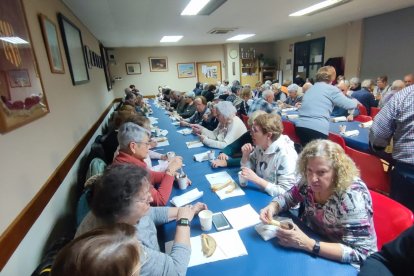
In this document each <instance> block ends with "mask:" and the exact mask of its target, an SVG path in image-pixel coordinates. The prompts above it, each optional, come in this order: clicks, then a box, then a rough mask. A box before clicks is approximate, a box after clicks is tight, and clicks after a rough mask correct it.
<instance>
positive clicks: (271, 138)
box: [240, 114, 298, 196]
mask: <svg viewBox="0 0 414 276" xmlns="http://www.w3.org/2000/svg"><path fill="white" fill-rule="evenodd" d="M282 131H283V125H282V121H281V119H280V116H279V115H277V114H262V115H259V116H257V117H256V118H255V119H254V121H253V125H252V127H251V129H250V133H251V135H252V141H253V144H254V145H255V146H256V147H254V146H253V145H252V144H250V143H247V144H245V145H243V147H242V149H241V150H242V154H243V156H242V159H241V162H240V164H241V167H242V176H243V177H245V178H246V179H248V180H249V181H251V182H253V183H255V184H256V185H257V186H259V187H261V188H262V189H264V190H265V191H266V192H267V193H268V194H269V195H271V196H277V195H279V194H283V193H285V192H286V191H287V190H289V189H290V188H292V186H293V184H294V183H295V166H296V160H297V158H298V155H297V153H296V151H295V147H294V145H293V142H292V140H290V139H289V137H288V136H286V135H282Z"/></svg>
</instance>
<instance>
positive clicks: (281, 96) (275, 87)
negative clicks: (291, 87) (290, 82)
mask: <svg viewBox="0 0 414 276" xmlns="http://www.w3.org/2000/svg"><path fill="white" fill-rule="evenodd" d="M282 88H283V87H282V86H281V85H280V84H279V83H274V84H272V91H273V94H274V101H275V102H277V101H281V102H284V101H286V98H287V96H286V94H287V91H286V93H285V92H284V91H283V90H282ZM285 88H286V87H285Z"/></svg>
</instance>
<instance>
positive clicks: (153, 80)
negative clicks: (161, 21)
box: [110, 45, 225, 97]
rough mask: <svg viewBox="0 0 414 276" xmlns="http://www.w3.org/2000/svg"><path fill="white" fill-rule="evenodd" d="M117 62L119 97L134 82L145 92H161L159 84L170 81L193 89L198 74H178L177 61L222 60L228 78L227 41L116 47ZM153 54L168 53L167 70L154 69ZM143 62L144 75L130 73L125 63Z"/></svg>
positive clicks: (114, 69) (115, 73)
mask: <svg viewBox="0 0 414 276" xmlns="http://www.w3.org/2000/svg"><path fill="white" fill-rule="evenodd" d="M113 53H114V55H115V60H116V64H115V65H114V64H112V65H111V68H110V69H111V74H112V75H113V76H120V77H122V80H121V81H116V82H115V84H114V86H113V90H114V91H115V95H116V96H117V97H122V96H124V89H125V88H126V87H128V86H129V85H130V84H135V85H136V87H137V88H138V89H139V90H140V91H141V92H142V93H143V94H144V95H154V94H156V93H158V91H157V87H158V86H159V85H168V86H170V87H171V88H173V89H176V90H179V91H189V90H193V89H194V87H195V84H196V82H197V78H181V79H179V78H178V72H177V63H185V62H205V61H221V65H222V69H221V71H222V79H223V80H224V78H225V68H224V67H223V65H224V66H225V54H224V53H225V51H224V45H208V46H182V47H141V48H115V49H114V51H113ZM149 57H167V58H168V71H167V72H150V68H149V59H148V58H149ZM130 62H140V63H141V72H142V74H140V75H127V73H126V69H125V63H130Z"/></svg>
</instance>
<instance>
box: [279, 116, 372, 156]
mask: <svg viewBox="0 0 414 276" xmlns="http://www.w3.org/2000/svg"><path fill="white" fill-rule="evenodd" d="M287 114H289V115H292V114H299V113H298V112H297V111H288V112H287ZM282 119H283V120H288V121H291V122H292V123H294V124H296V121H297V120H298V119H288V118H287V117H286V116H282ZM360 124H361V123H360V122H357V121H353V122H338V123H334V122H330V123H329V131H330V132H332V133H336V134H339V135H341V134H340V133H339V125H346V131H348V130H358V131H359V134H358V135H357V136H351V137H346V136H343V135H341V136H342V137H343V138H344V140H345V144H346V145H347V146H349V147H351V148H353V149H356V150H359V151H363V152H366V153H371V150H370V148H369V128H362V127H360Z"/></svg>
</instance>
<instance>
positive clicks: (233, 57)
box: [229, 49, 239, 59]
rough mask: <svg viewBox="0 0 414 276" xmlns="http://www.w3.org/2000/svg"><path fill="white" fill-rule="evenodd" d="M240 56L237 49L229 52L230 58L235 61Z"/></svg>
mask: <svg viewBox="0 0 414 276" xmlns="http://www.w3.org/2000/svg"><path fill="white" fill-rule="evenodd" d="M238 55H239V52H238V51H237V50H235V49H233V50H231V51H230V52H229V56H230V57H231V58H232V59H235V58H237V56H238Z"/></svg>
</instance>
